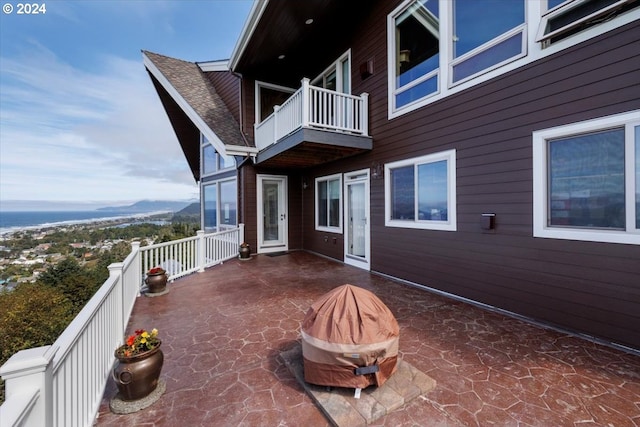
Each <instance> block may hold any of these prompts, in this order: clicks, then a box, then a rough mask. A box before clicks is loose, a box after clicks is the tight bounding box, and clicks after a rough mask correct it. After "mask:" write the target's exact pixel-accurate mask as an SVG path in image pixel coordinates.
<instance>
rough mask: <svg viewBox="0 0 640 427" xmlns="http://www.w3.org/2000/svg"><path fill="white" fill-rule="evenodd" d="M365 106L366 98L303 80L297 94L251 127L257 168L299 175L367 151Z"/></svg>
mask: <svg viewBox="0 0 640 427" xmlns="http://www.w3.org/2000/svg"><path fill="white" fill-rule="evenodd" d="M368 102H369V100H368V94H366V93H364V94H362V95H360V96H354V95H348V94H344V93H340V92H335V91H331V90H327V89H323V88H319V87H315V86H311V85H310V84H309V79H306V78H305V79H303V80H302V86H301V87H300V89H298V90H297V91H296V92H295V93H294V94H293V95H292V96H291V97H290V98H289V99H287V100H286V101H285V102H284V103H283V104H282V105H280V106H276V107H275V108H274V112H273V113H272V114H271V115H269V116H268V117H267V118H266V119H265V120H263V121H262V122H261V123H258V124H257V125H255V129H254V130H255V143H256V147H257V148H258V149H259V150H260V151H259V153H258V156H257V158H256V163H258V164H260V165H261V166H265V167H278V168H292V169H299V168H305V167H311V166H315V165H318V164H322V163H328V162H331V161H334V160H338V159H341V158H345V157H349V156H353V155H357V154H360V153H364V152H367V151H369V150H371V148H372V147H373V143H372V139H371V137H370V136H369V119H368V111H369V108H368V107H369V106H368Z"/></svg>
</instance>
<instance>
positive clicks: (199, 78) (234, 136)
mask: <svg viewBox="0 0 640 427" xmlns="http://www.w3.org/2000/svg"><path fill="white" fill-rule="evenodd" d="M143 54H144V56H145V57H146V58H148V60H149V61H150V62H151V63H152V64H153V66H155V68H156V69H157V71H159V72H160V73H161V74H162V77H164V79H166V82H168V83H169V85H170V86H171V88H172V89H173V90H170V89H171V88H167V87H165V85H166V82H161V81H160V80H161V79H160V78H159V77H160V76H157V75H154V73H156V70H149V67H148V66H147V71H148V72H149V74H150V76H151V78H152V81H153V84H154V86H155V88H156V91H157V92H158V96H160V99H161V101H162V104H163V106H164V108H165V111H166V112H167V115H168V116H169V120H170V121H171V125H172V126H173V129H174V131H175V133H176V136H177V137H178V140H179V142H180V145H181V146H182V150H183V152H184V154H185V156H186V157H187V161H188V162H189V165H190V167H191V171H192V173H193V175H194V178H195V179H196V180H199V179H200V171H199V156H200V151H199V150H200V132H202V133H204V134H205V135H206V134H207V133H208V132H207V129H199V128H198V127H199V126H198V125H200V126H201V125H202V124H204V125H205V126H207V127H208V128H209V129H208V130H210V131H212V132H213V133H214V134H215V136H216V137H217V139H219V140H220V141H221V142H222V144H224V145H230V146H236V148H237V146H247V147H248V146H249V145H248V143H247V141H246V140H245V139H244V138H243V136H242V133H241V132H240V125H239V124H238V122H237V121H236V120H235V118H234V117H233V115H232V114H231V112H230V111H229V109H228V107H227V106H226V105H225V103H224V102H223V101H222V98H221V97H220V95H219V94H218V93H217V92H216V89H215V87H214V85H213V83H212V82H211V81H210V80H209V79H208V78H207V77H206V74H205V72H203V71H202V70H201V69H200V67H199V66H198V65H197V64H195V63H193V62H188V61H183V60H180V59H175V58H170V57H168V56H164V55H159V54H157V53H153V52H149V51H143ZM156 74H157V73H156ZM172 92H173V94H172ZM175 92H177V94H178V96H176V95H175ZM175 98H180V99H175ZM185 103H186V104H187V105H188V107H190V108H191V109H192V110H193V111H187V110H188V108H185ZM193 112H195V114H197V116H198V117H199V118H200V119H201V122H200V123H194V120H193V117H192V115H193ZM196 122H198V121H197V120H196ZM214 145H215V143H214ZM219 151H220V150H219ZM225 154H226V153H225Z"/></svg>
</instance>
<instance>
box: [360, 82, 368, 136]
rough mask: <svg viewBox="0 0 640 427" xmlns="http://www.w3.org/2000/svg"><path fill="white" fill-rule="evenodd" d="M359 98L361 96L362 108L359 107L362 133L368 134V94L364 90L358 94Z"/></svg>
mask: <svg viewBox="0 0 640 427" xmlns="http://www.w3.org/2000/svg"><path fill="white" fill-rule="evenodd" d="M360 98H362V108H361V109H360V125H361V126H362V135H364V136H369V94H368V93H367V92H364V93H363V94H361V95H360Z"/></svg>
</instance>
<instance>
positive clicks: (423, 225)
mask: <svg viewBox="0 0 640 427" xmlns="http://www.w3.org/2000/svg"><path fill="white" fill-rule="evenodd" d="M443 160H444V161H446V162H447V221H436V220H420V219H413V220H397V219H392V218H391V213H392V209H393V207H392V206H391V204H392V200H393V197H391V196H392V194H391V171H392V169H397V168H401V167H405V166H412V165H413V167H414V170H416V169H417V167H418V166H419V165H423V164H429V163H436V162H440V161H443ZM417 180H418V174H417V173H415V174H414V182H415V183H416V185H415V186H414V204H416V205H417V199H418V197H417V193H416V191H417V188H418V185H417ZM456 192H457V187H456V150H455V149H451V150H445V151H440V152H437V153H433V154H427V155H424V156H420V157H413V158H410V159H405V160H398V161H395V162H390V163H387V164H385V165H384V200H385V203H384V205H385V206H384V214H385V221H384V225H385V226H386V227H398V228H419V229H424V230H439V231H457V222H458V221H457V201H456V199H457V197H456ZM416 217H417V215H416Z"/></svg>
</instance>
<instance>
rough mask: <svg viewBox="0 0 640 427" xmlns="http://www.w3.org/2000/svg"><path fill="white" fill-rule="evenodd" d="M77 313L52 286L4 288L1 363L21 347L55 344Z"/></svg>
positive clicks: (0, 397)
mask: <svg viewBox="0 0 640 427" xmlns="http://www.w3.org/2000/svg"><path fill="white" fill-rule="evenodd" d="M74 316H75V314H74V310H73V304H72V303H71V301H69V300H68V299H67V298H66V297H65V296H64V294H63V293H62V292H60V291H59V290H58V289H54V288H52V287H50V286H42V285H38V284H32V283H25V284H21V285H18V286H17V287H16V288H15V289H14V290H13V291H10V292H8V291H0V366H2V365H4V363H5V362H6V361H7V360H8V359H9V357H11V356H12V355H13V354H14V353H16V352H18V351H20V350H25V349H27V348H32V347H41V346H43V345H50V344H53V342H54V341H55V340H56V339H57V338H58V336H59V335H60V334H61V333H62V331H64V329H65V328H66V327H67V325H68V324H69V322H71V320H73V317H74ZM3 401H4V387H0V403H2V402H3Z"/></svg>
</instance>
